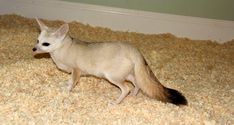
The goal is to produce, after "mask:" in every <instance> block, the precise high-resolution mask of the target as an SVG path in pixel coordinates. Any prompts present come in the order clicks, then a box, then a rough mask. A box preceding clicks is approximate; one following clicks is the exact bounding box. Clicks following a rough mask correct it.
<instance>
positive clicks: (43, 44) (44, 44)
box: [42, 42, 50, 46]
mask: <svg viewBox="0 0 234 125" xmlns="http://www.w3.org/2000/svg"><path fill="white" fill-rule="evenodd" d="M49 45H50V43H47V42H45V43H42V46H49Z"/></svg>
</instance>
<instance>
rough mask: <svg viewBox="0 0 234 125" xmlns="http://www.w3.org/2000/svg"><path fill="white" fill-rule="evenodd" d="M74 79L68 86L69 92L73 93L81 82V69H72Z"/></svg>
mask: <svg viewBox="0 0 234 125" xmlns="http://www.w3.org/2000/svg"><path fill="white" fill-rule="evenodd" d="M71 75H72V78H71V80H69V81H68V86H67V89H68V91H71V90H72V89H73V88H74V87H75V85H76V84H77V83H78V82H79V80H80V70H79V69H72V73H71Z"/></svg>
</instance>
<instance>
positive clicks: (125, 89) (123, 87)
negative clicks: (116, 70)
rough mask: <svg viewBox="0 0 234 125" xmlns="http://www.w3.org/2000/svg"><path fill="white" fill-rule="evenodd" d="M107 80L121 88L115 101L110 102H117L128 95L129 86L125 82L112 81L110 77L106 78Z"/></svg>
mask: <svg viewBox="0 0 234 125" xmlns="http://www.w3.org/2000/svg"><path fill="white" fill-rule="evenodd" d="M108 80H109V81H110V82H111V83H113V84H114V85H116V86H118V87H119V88H120V90H121V94H120V96H119V98H118V99H117V100H116V101H114V102H112V103H111V104H112V105H115V104H119V103H120V102H121V101H122V100H123V99H124V98H125V97H126V96H127V95H128V93H129V88H128V86H127V85H126V84H124V81H114V80H112V79H108Z"/></svg>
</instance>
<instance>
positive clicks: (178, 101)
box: [167, 88, 188, 105]
mask: <svg viewBox="0 0 234 125" xmlns="http://www.w3.org/2000/svg"><path fill="white" fill-rule="evenodd" d="M167 93H168V101H169V102H170V103H172V104H175V105H188V101H187V100H186V98H185V97H184V96H183V95H182V94H181V93H180V92H179V91H177V90H174V89H170V88H167Z"/></svg>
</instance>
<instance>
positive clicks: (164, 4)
mask: <svg viewBox="0 0 234 125" xmlns="http://www.w3.org/2000/svg"><path fill="white" fill-rule="evenodd" d="M64 1H69V2H79V3H87V4H94V5H104V6H112V7H119V8H126V9H134V10H144V11H152V12H160V13H169V14H176V15H185V16H195V17H203V18H211V19H221V20H232V21H234V0H64Z"/></svg>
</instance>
